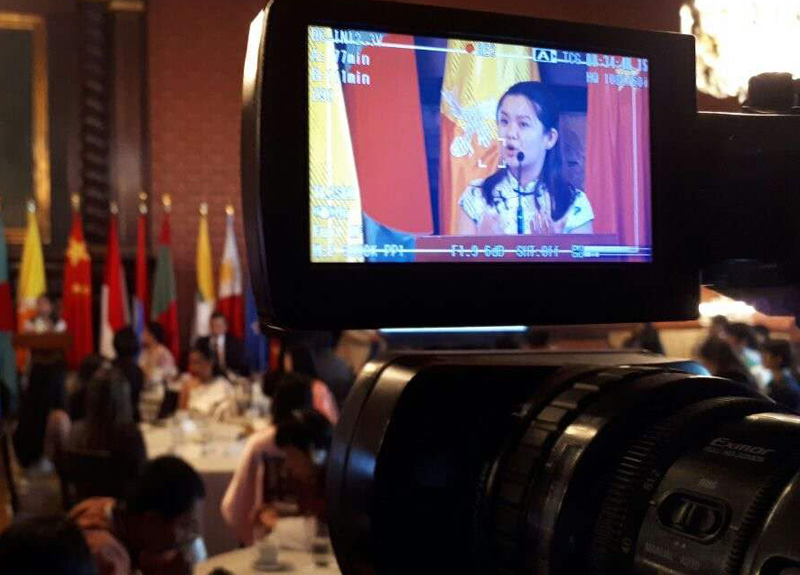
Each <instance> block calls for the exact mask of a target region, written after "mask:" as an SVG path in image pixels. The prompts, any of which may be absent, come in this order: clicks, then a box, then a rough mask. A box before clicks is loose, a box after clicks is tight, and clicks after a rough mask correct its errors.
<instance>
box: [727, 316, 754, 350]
mask: <svg viewBox="0 0 800 575" xmlns="http://www.w3.org/2000/svg"><path fill="white" fill-rule="evenodd" d="M727 333H728V341H730V342H731V345H732V346H733V348H734V349H735V350H736V351H742V350H743V349H745V348H749V349H758V340H756V335H755V332H754V331H753V328H752V327H751V326H749V325H747V324H746V323H743V322H735V323H731V324H729V325H728V328H727Z"/></svg>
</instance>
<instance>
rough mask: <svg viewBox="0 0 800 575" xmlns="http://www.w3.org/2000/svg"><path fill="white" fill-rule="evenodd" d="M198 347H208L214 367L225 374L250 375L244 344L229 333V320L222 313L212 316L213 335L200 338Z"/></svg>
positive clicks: (215, 313)
mask: <svg viewBox="0 0 800 575" xmlns="http://www.w3.org/2000/svg"><path fill="white" fill-rule="evenodd" d="M197 345H201V346H206V345H208V349H210V350H211V356H212V357H213V359H214V366H215V367H217V368H219V369H220V370H222V372H223V373H228V372H229V371H232V372H234V373H235V374H237V375H248V369H247V364H246V363H245V361H244V344H243V343H242V340H240V339H239V338H238V337H236V336H233V335H231V334H229V333H228V320H226V319H225V316H224V315H222V314H221V313H220V312H218V311H216V312H214V313H213V314H212V316H211V335H210V336H207V337H201V338H199V339H198V340H197Z"/></svg>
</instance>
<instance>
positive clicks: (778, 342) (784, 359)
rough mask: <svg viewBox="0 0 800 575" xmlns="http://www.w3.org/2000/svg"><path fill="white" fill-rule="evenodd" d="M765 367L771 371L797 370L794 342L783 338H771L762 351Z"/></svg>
mask: <svg viewBox="0 0 800 575" xmlns="http://www.w3.org/2000/svg"><path fill="white" fill-rule="evenodd" d="M761 360H762V361H763V362H764V367H766V368H767V369H769V370H771V371H783V370H784V369H788V370H791V371H794V370H795V358H794V352H793V351H792V344H790V343H789V342H788V341H785V340H782V339H770V340H768V341H767V342H766V343H765V344H764V347H763V349H762V351H761Z"/></svg>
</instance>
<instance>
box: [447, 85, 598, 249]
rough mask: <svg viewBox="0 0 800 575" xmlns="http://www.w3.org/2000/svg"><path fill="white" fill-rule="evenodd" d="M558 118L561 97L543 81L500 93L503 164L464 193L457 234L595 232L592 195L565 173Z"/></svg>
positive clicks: (499, 122)
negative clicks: (590, 196)
mask: <svg viewBox="0 0 800 575" xmlns="http://www.w3.org/2000/svg"><path fill="white" fill-rule="evenodd" d="M558 119H559V106H558V102H557V100H556V98H555V96H554V95H553V94H552V92H551V91H550V90H549V89H548V88H547V87H546V86H545V85H544V84H542V83H540V82H519V83H517V84H514V85H513V86H511V87H510V88H509V89H508V90H507V91H506V93H505V94H503V95H502V96H501V97H500V101H499V103H498V105H497V132H498V136H499V140H500V144H501V146H502V148H501V150H500V165H501V166H502V167H500V168H499V169H498V170H497V171H496V172H495V173H494V174H492V175H491V176H489V177H488V178H486V179H485V180H475V181H473V182H471V183H470V185H469V186H468V187H467V189H466V190H465V191H464V192H463V194H462V195H461V198H460V199H459V202H458V205H459V207H460V208H461V209H460V210H459V213H458V221H457V226H456V233H457V234H459V235H481V236H494V235H516V234H591V233H593V231H594V230H593V226H592V221H593V220H594V212H593V211H592V206H591V204H590V203H589V198H587V197H586V194H585V193H583V191H582V190H579V189H576V188H575V187H573V186H571V185H570V184H569V183H568V182H567V179H566V178H565V176H564V174H563V167H562V166H563V163H562V158H561V146H560V145H559V133H558Z"/></svg>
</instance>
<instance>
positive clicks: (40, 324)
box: [22, 295, 67, 333]
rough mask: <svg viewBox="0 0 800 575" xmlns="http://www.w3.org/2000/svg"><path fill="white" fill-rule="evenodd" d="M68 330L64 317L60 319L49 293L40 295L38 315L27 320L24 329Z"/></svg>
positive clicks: (45, 331)
mask: <svg viewBox="0 0 800 575" xmlns="http://www.w3.org/2000/svg"><path fill="white" fill-rule="evenodd" d="M66 330H67V324H66V323H65V322H64V320H63V319H59V317H58V314H56V312H55V310H54V309H53V302H52V300H51V299H50V297H49V296H47V295H40V296H39V297H38V298H36V315H34V316H33V317H32V318H30V319H29V320H27V321H25V324H24V325H23V326H22V331H24V332H28V333H48V332H63V331H66Z"/></svg>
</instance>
